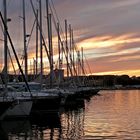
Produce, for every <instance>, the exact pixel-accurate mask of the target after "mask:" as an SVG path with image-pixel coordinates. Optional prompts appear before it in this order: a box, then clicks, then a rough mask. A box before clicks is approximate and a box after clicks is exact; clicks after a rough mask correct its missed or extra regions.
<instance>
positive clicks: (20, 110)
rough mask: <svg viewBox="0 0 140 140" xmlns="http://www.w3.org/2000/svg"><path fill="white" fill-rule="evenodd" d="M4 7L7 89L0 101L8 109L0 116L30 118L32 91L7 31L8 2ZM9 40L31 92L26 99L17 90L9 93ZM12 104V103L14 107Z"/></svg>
mask: <svg viewBox="0 0 140 140" xmlns="http://www.w3.org/2000/svg"><path fill="white" fill-rule="evenodd" d="M3 5H4V18H3V16H2V13H1V12H0V18H1V21H2V24H3V28H4V62H5V65H4V69H5V72H4V82H5V87H4V97H0V98H3V99H1V100H0V102H1V104H4V105H3V106H4V107H3V108H6V109H5V110H2V111H1V114H0V115H1V118H4V117H6V116H7V117H17V116H20V117H21V116H28V115H29V114H30V111H31V108H32V100H31V93H30V89H29V86H28V83H27V80H26V77H25V75H24V73H23V71H22V68H21V65H20V63H19V60H18V56H17V54H16V51H15V49H14V45H13V42H12V40H11V37H10V34H9V32H8V29H7V9H6V0H3ZM8 40H9V42H10V45H11V47H12V50H13V53H14V55H15V58H16V61H17V64H18V67H19V70H20V72H21V74H22V76H23V79H24V81H25V84H26V86H27V89H28V90H29V92H27V93H26V95H27V97H26V98H25V97H24V96H22V93H21V92H17V91H16V90H15V91H8V88H7V87H8V80H7V77H8V74H7V51H8V45H7V41H8ZM29 93H30V94H29ZM1 94H2V93H1ZM7 102H8V103H7ZM13 102H14V103H13ZM10 103H12V106H11V104H10ZM9 104H10V105H9ZM6 106H8V107H6Z"/></svg>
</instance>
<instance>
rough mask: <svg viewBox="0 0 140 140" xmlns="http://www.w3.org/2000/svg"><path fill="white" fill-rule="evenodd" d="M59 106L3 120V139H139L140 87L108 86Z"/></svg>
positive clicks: (1, 137)
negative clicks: (117, 88) (138, 88)
mask: <svg viewBox="0 0 140 140" xmlns="http://www.w3.org/2000/svg"><path fill="white" fill-rule="evenodd" d="M99 94H100V95H98V96H93V97H91V98H90V99H86V100H82V99H81V100H76V101H75V103H74V101H73V103H74V105H71V104H70V103H69V104H68V105H67V107H60V108H59V109H58V110H48V111H43V112H39V113H38V115H32V116H31V117H29V118H28V119H22V120H21V119H18V120H17V119H16V120H13V119H12V120H4V121H1V123H0V140H16V139H19V140H124V139H125V140H139V139H140V90H105V91H100V92H99Z"/></svg>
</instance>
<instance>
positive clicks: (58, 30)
mask: <svg viewBox="0 0 140 140" xmlns="http://www.w3.org/2000/svg"><path fill="white" fill-rule="evenodd" d="M59 28H60V27H59V23H57V33H58V69H60V67H61V66H60V65H61V64H60V63H61V62H60V61H61V58H60V53H61V51H60V39H59V35H60V29H59Z"/></svg>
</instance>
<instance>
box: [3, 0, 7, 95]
mask: <svg viewBox="0 0 140 140" xmlns="http://www.w3.org/2000/svg"><path fill="white" fill-rule="evenodd" d="M3 6H4V22H5V27H6V28H4V82H5V92H6V93H7V83H8V80H7V79H8V73H7V69H8V68H7V67H8V63H7V61H8V60H7V59H8V58H7V50H8V46H7V30H8V29H7V1H6V0H3Z"/></svg>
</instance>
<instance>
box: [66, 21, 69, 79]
mask: <svg viewBox="0 0 140 140" xmlns="http://www.w3.org/2000/svg"><path fill="white" fill-rule="evenodd" d="M67 29H68V25H67V20H66V19H65V37H66V55H67V58H69V57H68V53H69V52H68V51H69V50H68V33H67V32H68V31H67ZM67 77H69V59H67Z"/></svg>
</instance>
